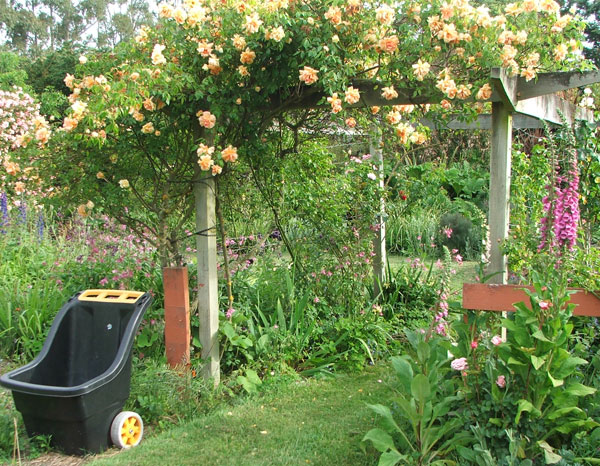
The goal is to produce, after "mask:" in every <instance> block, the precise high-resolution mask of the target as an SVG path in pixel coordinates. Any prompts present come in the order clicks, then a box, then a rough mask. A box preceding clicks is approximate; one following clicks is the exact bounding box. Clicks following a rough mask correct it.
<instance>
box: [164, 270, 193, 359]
mask: <svg viewBox="0 0 600 466" xmlns="http://www.w3.org/2000/svg"><path fill="white" fill-rule="evenodd" d="M163 286H164V290H165V347H166V350H167V363H168V364H169V366H170V367H171V368H175V367H182V366H187V364H188V363H189V362H190V338H191V333H190V294H189V290H188V272H187V268H186V267H165V268H164V269H163Z"/></svg>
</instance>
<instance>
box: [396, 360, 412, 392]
mask: <svg viewBox="0 0 600 466" xmlns="http://www.w3.org/2000/svg"><path fill="white" fill-rule="evenodd" d="M392 367H393V368H394V370H395V371H396V375H397V376H398V379H399V380H400V383H401V384H402V386H403V387H404V391H405V392H406V393H410V384H411V382H412V379H413V369H412V366H411V365H410V363H409V362H408V361H407V360H406V359H404V358H402V357H400V356H394V357H393V358H392Z"/></svg>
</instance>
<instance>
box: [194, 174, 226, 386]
mask: <svg viewBox="0 0 600 466" xmlns="http://www.w3.org/2000/svg"><path fill="white" fill-rule="evenodd" d="M198 176H202V175H201V174H199V175H198ZM194 197H195V203H196V229H197V231H199V232H201V233H200V234H198V235H197V238H196V248H197V250H198V253H197V257H198V314H199V318H200V335H199V336H200V344H201V345H202V359H203V360H204V361H205V365H204V367H203V369H202V376H203V377H204V378H207V379H209V378H212V379H213V380H214V383H215V385H218V384H219V382H220V366H219V339H218V333H219V299H218V283H217V236H216V231H217V229H216V215H215V180H214V178H212V177H208V178H200V179H198V180H197V181H196V183H195V185H194Z"/></svg>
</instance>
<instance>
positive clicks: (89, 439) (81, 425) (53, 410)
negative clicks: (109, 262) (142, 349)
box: [0, 290, 152, 454]
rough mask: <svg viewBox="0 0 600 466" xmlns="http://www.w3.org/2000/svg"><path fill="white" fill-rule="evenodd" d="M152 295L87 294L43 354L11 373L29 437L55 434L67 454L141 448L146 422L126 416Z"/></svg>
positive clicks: (63, 316)
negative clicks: (136, 345)
mask: <svg viewBox="0 0 600 466" xmlns="http://www.w3.org/2000/svg"><path fill="white" fill-rule="evenodd" d="M151 301H152V297H151V296H150V294H148V293H142V292H139V291H122V290H86V291H83V292H79V293H77V294H75V295H74V296H73V297H72V298H70V299H69V301H68V302H67V303H66V304H65V305H64V306H63V307H62V308H61V309H60V311H59V312H58V314H57V315H56V317H55V319H54V322H53V323H52V326H51V328H50V330H49V332H48V336H47V337H46V341H45V342H44V345H43V347H42V350H41V351H40V353H39V354H38V355H37V356H36V357H35V359H33V361H31V362H30V363H29V364H27V365H25V366H23V367H20V368H19V369H16V370H13V371H11V372H8V373H7V374H4V375H3V376H2V377H0V384H1V385H3V386H4V387H6V388H9V389H10V390H12V394H13V399H14V401H15V406H16V408H17V409H18V410H19V411H20V412H21V414H22V415H23V420H24V422H25V429H26V430H27V433H28V435H29V436H35V435H49V436H50V442H51V444H52V445H53V446H55V447H57V448H58V449H60V450H62V451H64V452H65V453H67V454H85V453H98V452H101V451H103V450H105V449H106V448H107V447H108V446H109V445H110V444H111V443H113V444H115V445H116V446H118V447H121V448H129V447H132V446H135V445H137V444H139V442H140V441H141V439H142V435H143V429H144V427H143V422H142V419H141V418H140V416H139V415H138V414H136V413H134V412H131V411H125V412H122V411H121V410H122V409H123V406H124V405H125V402H126V401H127V398H128V397H129V386H130V378H131V352H132V346H133V340H134V338H135V335H136V333H137V330H138V327H139V325H140V322H141V321H142V318H143V316H144V313H145V312H146V310H147V309H148V307H149V305H150V303H151Z"/></svg>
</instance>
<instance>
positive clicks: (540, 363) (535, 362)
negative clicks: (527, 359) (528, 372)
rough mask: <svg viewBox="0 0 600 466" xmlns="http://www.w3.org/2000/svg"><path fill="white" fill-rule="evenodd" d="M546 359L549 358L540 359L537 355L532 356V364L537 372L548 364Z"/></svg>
mask: <svg viewBox="0 0 600 466" xmlns="http://www.w3.org/2000/svg"><path fill="white" fill-rule="evenodd" d="M546 358H547V356H545V357H542V358H540V357H538V356H536V355H535V354H532V355H531V364H533V367H535V368H536V370H537V369H539V368H540V367H542V366H543V365H544V363H545V362H546Z"/></svg>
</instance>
